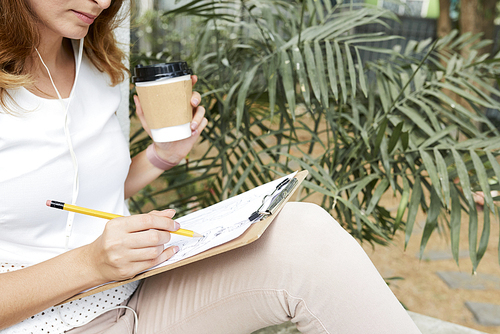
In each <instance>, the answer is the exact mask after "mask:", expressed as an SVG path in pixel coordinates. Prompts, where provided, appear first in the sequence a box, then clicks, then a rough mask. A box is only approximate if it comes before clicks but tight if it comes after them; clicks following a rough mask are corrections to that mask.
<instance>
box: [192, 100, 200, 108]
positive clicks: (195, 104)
mask: <svg viewBox="0 0 500 334" xmlns="http://www.w3.org/2000/svg"><path fill="white" fill-rule="evenodd" d="M198 104H200V101H198V99H193V105H194V106H195V107H196V106H198Z"/></svg>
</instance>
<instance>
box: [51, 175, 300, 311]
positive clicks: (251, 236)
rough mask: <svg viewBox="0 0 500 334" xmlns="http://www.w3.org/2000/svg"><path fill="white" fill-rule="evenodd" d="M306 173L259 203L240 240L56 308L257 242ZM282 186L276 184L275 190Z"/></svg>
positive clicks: (81, 295) (99, 288) (102, 287)
mask: <svg viewBox="0 0 500 334" xmlns="http://www.w3.org/2000/svg"><path fill="white" fill-rule="evenodd" d="M307 174H308V172H307V171H306V170H304V171H301V172H298V173H297V174H295V176H294V177H293V178H291V179H290V180H289V181H290V182H287V183H286V184H284V185H283V187H284V189H282V190H283V191H281V192H280V193H279V194H278V195H276V196H275V197H274V198H272V199H271V201H270V204H269V205H268V206H266V207H264V199H263V202H262V205H261V207H259V208H256V211H255V212H254V213H253V214H252V215H251V216H250V217H249V219H250V220H255V222H253V223H252V224H251V225H250V226H249V227H248V228H247V229H246V231H245V232H243V233H242V234H241V235H240V236H239V237H237V238H235V239H232V240H230V241H228V242H226V243H223V244H221V245H219V246H215V247H213V248H210V249H208V250H206V251H204V252H201V253H199V254H196V255H193V256H191V257H188V258H185V259H183V260H180V261H177V262H174V263H172V264H169V265H166V266H163V267H159V268H155V269H151V270H149V271H146V272H143V273H140V274H138V275H136V276H134V277H133V278H130V279H127V280H124V281H118V282H110V283H105V284H103V285H100V286H97V287H95V288H92V289H90V290H86V291H85V292H82V293H79V294H77V295H75V296H73V297H71V298H68V299H66V300H64V301H62V302H60V303H59V304H57V305H56V306H58V305H61V304H64V303H68V302H71V301H74V300H77V299H80V298H84V297H87V296H90V295H93V294H95V293H98V292H101V291H105V290H109V289H112V288H115V287H117V286H120V285H124V284H127V283H130V282H134V281H137V280H141V279H144V278H147V277H150V276H154V275H157V274H160V273H163V272H165V271H168V270H172V269H175V268H178V267H181V266H185V265H187V264H190V263H193V262H197V261H200V260H203V259H206V258H208V257H212V256H215V255H218V254H221V253H225V252H227V251H230V250H233V249H235V248H239V247H242V246H245V245H248V244H250V243H252V242H254V241H255V240H257V239H259V238H260V237H261V236H262V234H264V232H265V231H266V229H267V228H268V227H269V225H270V224H271V223H272V221H273V220H274V218H276V216H277V215H278V213H279V212H280V211H281V209H283V207H284V206H285V204H286V203H287V202H288V201H289V200H290V198H291V197H292V195H293V194H294V193H295V191H296V190H297V189H298V188H299V186H300V184H301V183H302V181H304V179H305V177H306V176H307ZM280 186H281V185H278V187H277V189H278V188H279V187H280ZM272 195H273V194H269V196H272Z"/></svg>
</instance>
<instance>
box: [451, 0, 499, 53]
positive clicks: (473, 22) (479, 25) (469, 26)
mask: <svg viewBox="0 0 500 334" xmlns="http://www.w3.org/2000/svg"><path fill="white" fill-rule="evenodd" d="M495 16H496V0H461V1H460V20H459V25H460V33H461V34H464V33H466V32H471V33H473V34H477V33H480V32H483V33H484V35H483V39H490V40H491V39H493V34H494V32H495V22H494V20H495ZM491 47H492V45H488V46H486V47H483V48H481V49H480V50H479V53H480V54H484V53H488V52H491ZM469 52H470V46H468V47H466V48H464V49H463V50H462V55H463V56H464V57H467V56H468V54H469Z"/></svg>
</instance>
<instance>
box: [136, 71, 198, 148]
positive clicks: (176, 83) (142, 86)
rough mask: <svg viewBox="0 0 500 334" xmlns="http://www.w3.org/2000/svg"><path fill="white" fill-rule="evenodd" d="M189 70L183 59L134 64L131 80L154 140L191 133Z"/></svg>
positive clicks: (170, 138)
mask: <svg viewBox="0 0 500 334" xmlns="http://www.w3.org/2000/svg"><path fill="white" fill-rule="evenodd" d="M191 74H193V73H192V71H191V69H190V68H189V67H188V65H187V63H186V62H175V63H164V64H155V65H147V66H143V65H137V66H136V67H135V75H134V78H133V81H134V83H135V86H136V90H137V94H138V95H139V99H140V100H141V106H142V110H143V111H144V116H145V118H146V122H147V124H148V127H149V128H150V129H151V136H152V137H153V140H154V141H155V142H171V141H176V140H181V139H184V138H188V137H189V136H191V120H192V117H193V113H192V107H191V103H190V100H191V94H192V82H191Z"/></svg>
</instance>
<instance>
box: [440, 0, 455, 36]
mask: <svg viewBox="0 0 500 334" xmlns="http://www.w3.org/2000/svg"><path fill="white" fill-rule="evenodd" d="M451 27H452V26H451V18H450V0H439V18H438V20H437V37H438V38H442V37H444V36H446V35H448V34H449V33H450V32H451Z"/></svg>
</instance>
